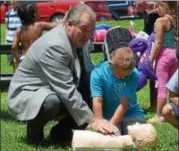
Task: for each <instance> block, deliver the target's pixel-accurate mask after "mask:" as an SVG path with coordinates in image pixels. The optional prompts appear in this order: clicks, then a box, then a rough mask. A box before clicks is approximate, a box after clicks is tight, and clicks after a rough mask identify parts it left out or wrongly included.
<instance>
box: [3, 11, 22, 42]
mask: <svg viewBox="0 0 179 151" xmlns="http://www.w3.org/2000/svg"><path fill="white" fill-rule="evenodd" d="M5 23H6V26H7V29H8V33H7V37H6V42H8V43H12V41H13V38H14V35H15V33H16V29H17V28H18V27H20V26H21V20H20V18H19V17H18V15H17V11H16V10H14V9H10V10H9V11H8V12H7V13H6V18H5Z"/></svg>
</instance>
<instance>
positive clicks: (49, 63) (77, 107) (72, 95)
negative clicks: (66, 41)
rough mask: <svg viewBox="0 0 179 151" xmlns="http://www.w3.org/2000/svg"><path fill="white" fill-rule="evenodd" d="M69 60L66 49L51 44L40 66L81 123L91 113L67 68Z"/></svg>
mask: <svg viewBox="0 0 179 151" xmlns="http://www.w3.org/2000/svg"><path fill="white" fill-rule="evenodd" d="M70 61H71V58H70V55H69V54H68V52H67V50H65V49H64V48H62V47H61V46H59V45H51V46H49V47H48V48H47V51H45V53H43V55H42V56H41V59H40V66H41V68H42V70H43V72H44V75H45V76H46V79H47V81H48V83H49V84H50V87H51V88H52V89H53V90H54V91H55V92H56V94H57V96H58V97H59V98H60V100H61V101H62V103H63V104H64V105H65V107H66V108H67V110H68V111H69V113H70V114H71V116H72V117H73V118H74V120H75V121H76V123H77V124H78V125H82V124H84V123H86V122H87V121H89V120H91V119H92V118H93V113H92V111H91V110H90V109H89V107H88V105H87V104H86V103H85V101H83V99H82V96H81V94H80V93H79V92H78V91H77V88H76V85H75V83H74V79H73V78H74V77H73V74H72V72H71V70H70V69H69V63H70Z"/></svg>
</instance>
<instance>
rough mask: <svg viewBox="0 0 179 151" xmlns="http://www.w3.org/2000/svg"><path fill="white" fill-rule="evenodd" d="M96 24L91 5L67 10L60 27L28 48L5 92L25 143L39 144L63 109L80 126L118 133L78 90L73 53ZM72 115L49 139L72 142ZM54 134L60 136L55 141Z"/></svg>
mask: <svg viewBox="0 0 179 151" xmlns="http://www.w3.org/2000/svg"><path fill="white" fill-rule="evenodd" d="M95 20H96V16H95V13H94V11H93V10H92V9H91V8H90V7H89V6H87V5H85V4H79V5H77V6H75V7H73V8H71V9H70V10H69V12H68V15H67V17H66V19H65V21H64V24H62V25H59V26H57V27H55V28H54V29H52V30H51V31H49V32H47V33H46V34H45V35H43V36H42V37H40V38H39V39H38V40H36V41H35V42H34V43H33V44H32V45H31V47H30V48H29V50H28V51H27V54H26V56H25V57H24V60H23V61H22V63H21V64H20V65H19V67H18V69H17V71H16V72H15V74H14V76H13V78H12V80H11V83H10V87H9V92H8V109H9V113H10V114H11V115H12V116H13V117H15V118H17V119H18V120H21V121H27V142H28V144H35V145H39V144H41V143H42V142H43V139H44V132H43V128H44V126H45V125H46V124H47V122H48V121H50V120H52V119H54V118H55V117H57V116H59V115H60V113H61V112H62V111H63V110H64V109H65V110H66V111H67V112H68V113H69V115H70V116H71V117H72V119H73V120H74V121H75V122H76V123H77V125H78V126H81V125H83V124H85V123H88V124H90V125H91V127H92V128H93V129H94V130H97V131H99V132H101V133H104V134H110V133H115V132H116V131H117V128H116V127H115V126H114V125H112V124H111V123H110V122H109V121H107V120H102V119H96V118H95V117H94V115H93V113H92V111H91V110H90V108H89V107H88V105H87V104H86V102H85V101H84V100H83V98H82V96H81V94H80V93H79V92H78V90H77V87H78V84H79V80H80V76H81V67H80V64H79V60H78V56H77V53H76V50H77V48H82V47H83V46H85V44H86V42H87V41H88V40H89V38H90V36H91V33H92V31H93V29H94V27H95V23H96V21H95ZM84 89H85V88H84ZM70 116H67V117H68V118H64V120H61V121H59V123H58V124H57V125H56V126H54V127H53V128H52V129H51V134H50V137H51V138H52V140H53V138H58V141H59V142H64V141H65V140H68V139H69V138H71V137H72V132H71V129H72V128H74V127H72V126H71V121H72V119H71V118H70ZM57 132H58V137H57V136H55V137H54V136H53V135H54V134H56V133H57Z"/></svg>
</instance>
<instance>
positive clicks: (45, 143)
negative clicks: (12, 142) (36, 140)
mask: <svg viewBox="0 0 179 151" xmlns="http://www.w3.org/2000/svg"><path fill="white" fill-rule="evenodd" d="M20 140H21V141H20V142H19V143H22V144H25V145H27V146H29V147H32V148H35V149H39V148H40V149H42V150H43V149H44V150H46V149H48V148H50V149H52V148H53V149H59V148H61V149H63V150H69V148H71V146H70V144H71V143H70V144H63V145H58V144H54V143H53V142H51V141H50V140H49V138H48V137H47V138H45V140H44V141H43V143H42V144H41V145H30V144H28V143H27V136H26V134H25V135H24V136H21V138H20Z"/></svg>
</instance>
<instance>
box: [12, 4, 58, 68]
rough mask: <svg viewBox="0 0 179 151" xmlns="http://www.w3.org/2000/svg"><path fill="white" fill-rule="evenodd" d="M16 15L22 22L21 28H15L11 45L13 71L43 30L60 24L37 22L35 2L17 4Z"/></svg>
mask: <svg viewBox="0 0 179 151" xmlns="http://www.w3.org/2000/svg"><path fill="white" fill-rule="evenodd" d="M17 13H18V15H19V17H20V20H21V22H22V26H21V27H19V28H17V30H16V33H15V36H14V40H13V43H12V54H13V58H14V61H13V62H14V64H13V65H14V71H15V70H16V68H17V67H18V65H19V63H20V62H21V61H22V59H23V57H24V55H25V54H26V52H27V50H28V49H29V47H30V45H31V44H32V43H33V42H34V41H35V40H37V39H38V38H39V37H40V36H41V35H42V32H43V30H50V29H52V28H54V27H55V26H57V25H58V24H59V23H60V22H57V23H48V22H38V20H39V15H38V10H37V6H36V3H35V2H31V1H22V2H19V4H18V6H17ZM19 44H21V45H22V54H21V57H20V55H19V52H18V46H19Z"/></svg>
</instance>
